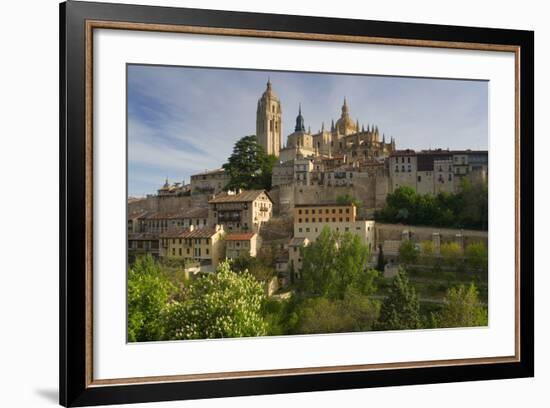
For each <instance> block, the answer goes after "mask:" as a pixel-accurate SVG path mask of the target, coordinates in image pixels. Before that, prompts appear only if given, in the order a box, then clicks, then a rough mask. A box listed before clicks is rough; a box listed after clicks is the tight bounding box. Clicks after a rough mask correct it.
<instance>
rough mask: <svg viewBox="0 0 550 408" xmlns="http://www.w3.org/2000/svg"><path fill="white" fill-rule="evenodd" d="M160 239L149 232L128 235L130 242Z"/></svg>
mask: <svg viewBox="0 0 550 408" xmlns="http://www.w3.org/2000/svg"><path fill="white" fill-rule="evenodd" d="M158 239H159V236H158V234H151V233H148V232H131V233H129V234H128V241H155V240H158Z"/></svg>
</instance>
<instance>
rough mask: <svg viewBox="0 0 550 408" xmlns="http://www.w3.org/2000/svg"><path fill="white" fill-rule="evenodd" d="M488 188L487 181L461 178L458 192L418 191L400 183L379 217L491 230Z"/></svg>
mask: <svg viewBox="0 0 550 408" xmlns="http://www.w3.org/2000/svg"><path fill="white" fill-rule="evenodd" d="M487 215H488V188H487V183H486V182H475V183H473V182H471V181H469V180H468V179H467V178H463V179H462V180H461V184H460V187H459V189H458V192H456V193H438V194H437V195H436V196H433V195H432V194H424V195H422V194H417V193H416V192H415V190H414V189H412V188H410V187H399V188H397V189H396V190H395V191H394V192H393V193H390V194H388V196H387V198H386V204H385V206H384V207H383V208H382V209H381V210H380V211H377V212H376V213H375V218H376V219H377V220H378V221H383V222H392V223H407V224H410V225H433V226H438V227H450V228H473V229H482V230H487V219H488V218H487Z"/></svg>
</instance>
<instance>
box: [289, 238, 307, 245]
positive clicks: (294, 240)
mask: <svg viewBox="0 0 550 408" xmlns="http://www.w3.org/2000/svg"><path fill="white" fill-rule="evenodd" d="M308 242H309V239H307V238H298V237H293V238H292V239H291V240H290V242H289V243H288V246H291V247H294V246H304V245H307V243H308Z"/></svg>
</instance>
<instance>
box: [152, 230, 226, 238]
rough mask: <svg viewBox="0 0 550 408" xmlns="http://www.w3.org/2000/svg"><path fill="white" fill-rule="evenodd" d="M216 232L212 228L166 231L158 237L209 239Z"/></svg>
mask: <svg viewBox="0 0 550 408" xmlns="http://www.w3.org/2000/svg"><path fill="white" fill-rule="evenodd" d="M217 232H218V231H216V230H215V229H213V228H194V229H193V230H192V231H191V230H190V229H189V228H185V229H176V230H172V231H167V232H165V233H163V234H161V235H160V237H161V238H211V237H212V236H214V235H216V233H217Z"/></svg>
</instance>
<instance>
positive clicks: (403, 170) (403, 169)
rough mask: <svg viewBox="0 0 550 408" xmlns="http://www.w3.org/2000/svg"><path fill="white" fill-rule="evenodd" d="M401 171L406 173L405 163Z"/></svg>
mask: <svg viewBox="0 0 550 408" xmlns="http://www.w3.org/2000/svg"><path fill="white" fill-rule="evenodd" d="M401 171H402V172H403V173H404V172H405V165H402V166H401Z"/></svg>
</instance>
